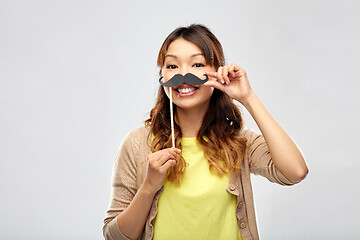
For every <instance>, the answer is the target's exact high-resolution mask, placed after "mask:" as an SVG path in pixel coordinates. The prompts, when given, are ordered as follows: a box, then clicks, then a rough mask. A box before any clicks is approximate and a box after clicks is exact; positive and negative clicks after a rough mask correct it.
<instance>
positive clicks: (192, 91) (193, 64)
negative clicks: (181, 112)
mask: <svg viewBox="0 0 360 240" xmlns="http://www.w3.org/2000/svg"><path fill="white" fill-rule="evenodd" d="M161 71H162V75H163V77H164V78H163V81H164V82H166V81H168V80H169V79H170V78H172V77H173V76H174V75H175V74H178V73H179V74H182V75H185V74H186V73H192V74H194V75H196V76H197V77H199V78H200V79H205V76H204V74H205V72H206V71H209V72H210V71H216V70H215V68H214V67H212V66H210V65H209V64H207V63H206V61H205V57H204V55H203V53H202V51H201V49H200V48H199V47H198V46H197V45H195V44H194V43H192V42H189V41H187V40H185V39H183V38H178V39H176V40H174V41H173V42H172V43H171V44H170V45H169V47H168V50H167V52H166V54H165V61H164V66H163V67H162V70H161ZM164 89H165V92H166V94H167V96H168V97H169V96H170V95H169V87H164ZM213 91H214V88H213V87H208V86H204V85H197V86H194V85H189V84H186V83H185V84H183V85H181V86H178V87H174V88H172V96H173V102H174V104H176V106H177V107H179V108H183V109H191V108H198V107H200V108H205V109H207V108H208V106H209V103H210V97H211V95H212V93H213Z"/></svg>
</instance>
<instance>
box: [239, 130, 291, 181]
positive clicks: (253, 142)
mask: <svg viewBox="0 0 360 240" xmlns="http://www.w3.org/2000/svg"><path fill="white" fill-rule="evenodd" d="M245 131H246V132H245V137H246V138H247V141H248V143H247V144H248V152H247V154H248V159H249V165H250V172H251V173H253V174H255V175H261V176H263V177H265V178H267V179H268V180H269V181H270V182H274V183H278V184H281V185H293V184H294V183H293V182H291V181H290V180H288V179H287V178H286V177H285V176H284V175H283V174H282V173H281V172H280V170H279V169H278V168H277V167H276V166H275V164H274V162H273V160H272V158H271V154H270V151H269V148H268V146H267V144H266V142H265V139H264V137H263V135H261V134H259V133H256V132H255V131H253V130H245Z"/></svg>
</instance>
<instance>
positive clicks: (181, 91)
mask: <svg viewBox="0 0 360 240" xmlns="http://www.w3.org/2000/svg"><path fill="white" fill-rule="evenodd" d="M198 89H199V88H198V87H195V86H192V87H180V88H176V89H174V90H175V91H176V94H177V96H178V97H188V96H192V95H194V94H195V93H196V91H197V90H198Z"/></svg>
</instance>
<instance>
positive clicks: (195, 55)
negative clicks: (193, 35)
mask: <svg viewBox="0 0 360 240" xmlns="http://www.w3.org/2000/svg"><path fill="white" fill-rule="evenodd" d="M197 56H204V54H202V53H195V54H193V55H191V56H190V57H191V58H193V57H197ZM167 57H173V58H178V57H177V56H176V55H174V54H166V55H165V58H167Z"/></svg>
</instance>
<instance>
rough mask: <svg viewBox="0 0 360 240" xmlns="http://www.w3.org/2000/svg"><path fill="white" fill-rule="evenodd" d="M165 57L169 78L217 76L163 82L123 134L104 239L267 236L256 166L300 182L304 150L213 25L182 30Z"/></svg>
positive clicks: (277, 178)
mask: <svg viewBox="0 0 360 240" xmlns="http://www.w3.org/2000/svg"><path fill="white" fill-rule="evenodd" d="M157 63H158V66H159V67H160V76H162V77H163V82H166V81H168V80H169V79H170V78H172V77H173V76H174V75H175V74H181V75H185V74H187V73H192V74H194V75H196V76H197V77H199V78H201V79H203V75H204V74H206V75H207V76H208V77H209V78H212V80H209V81H207V82H206V83H205V84H202V85H196V86H195V85H189V84H187V83H184V84H182V85H180V86H178V87H174V88H169V87H163V86H160V88H159V91H158V98H157V102H156V104H155V107H154V108H153V109H152V110H151V112H150V118H149V119H148V120H146V121H145V126H144V127H141V128H139V129H136V130H134V131H132V132H131V133H130V134H129V135H128V136H127V137H126V138H125V139H124V141H123V143H122V146H121V148H120V151H119V153H118V155H117V160H116V162H115V166H114V171H113V178H112V187H113V188H112V197H111V202H110V206H109V209H108V211H107V216H106V218H105V220H104V227H103V233H104V236H105V239H139V238H142V239H241V238H242V239H258V238H259V237H258V232H257V226H256V220H255V210H254V203H253V196H252V195H253V194H252V189H251V183H250V173H254V174H260V175H262V176H264V177H266V178H267V179H269V180H270V181H272V182H276V183H279V184H282V185H292V184H295V183H298V182H300V181H301V180H302V179H303V178H304V177H305V176H306V175H307V173H308V169H307V166H306V163H305V161H304V159H303V156H302V154H301V152H300V151H299V149H298V148H297V146H296V144H295V143H294V142H293V141H292V139H291V137H290V136H288V134H287V133H286V132H285V131H284V130H283V129H282V128H281V126H280V125H279V124H278V123H277V122H276V121H275V120H274V119H273V118H272V117H271V115H270V114H269V113H268V112H267V110H266V109H265V108H264V106H263V105H262V103H261V102H260V100H259V98H258V97H257V96H256V94H255V93H254V91H253V90H252V89H251V86H250V84H249V81H248V78H247V75H246V72H245V71H244V70H243V69H242V68H240V67H239V66H237V65H236V64H231V65H230V66H227V65H225V59H224V55H223V51H222V47H221V44H220V42H219V41H218V40H217V38H216V37H215V36H214V35H213V34H212V33H211V32H210V30H209V29H208V28H206V27H205V26H202V25H197V24H193V25H190V26H189V27H182V28H178V29H176V30H174V31H173V32H172V33H171V34H170V35H169V36H168V37H167V38H166V39H165V41H164V43H163V45H162V47H161V49H160V52H159V56H158V62H157ZM170 89H171V91H172V96H173V97H172V99H173V103H174V105H173V106H174V119H175V146H176V147H175V148H172V147H171V144H172V143H171V137H170V136H171V127H170V110H169V106H170V101H169V98H168V96H169V95H170V92H169V91H170ZM233 99H235V100H236V101H238V102H240V103H241V104H242V105H243V106H244V107H245V108H246V109H247V110H248V111H249V113H250V114H251V115H252V117H253V118H254V120H255V121H256V123H257V125H258V126H259V129H260V130H261V133H262V135H260V134H257V133H255V132H254V131H252V130H244V129H243V120H242V117H241V114H240V111H239V109H238V108H237V107H236V105H235V104H234V103H233ZM143 163H145V164H143Z"/></svg>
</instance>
